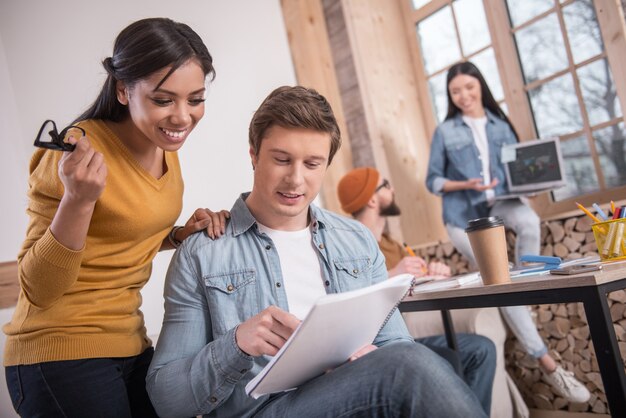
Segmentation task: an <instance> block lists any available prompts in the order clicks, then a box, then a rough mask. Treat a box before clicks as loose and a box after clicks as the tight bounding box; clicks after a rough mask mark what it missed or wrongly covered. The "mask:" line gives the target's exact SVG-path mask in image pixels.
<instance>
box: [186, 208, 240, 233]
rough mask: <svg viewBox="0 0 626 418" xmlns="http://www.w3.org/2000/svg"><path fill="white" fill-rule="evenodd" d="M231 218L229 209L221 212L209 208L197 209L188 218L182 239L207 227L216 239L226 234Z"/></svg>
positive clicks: (207, 230)
mask: <svg viewBox="0 0 626 418" xmlns="http://www.w3.org/2000/svg"><path fill="white" fill-rule="evenodd" d="M229 218H230V212H229V211H227V210H220V211H219V212H213V211H211V210H210V209H207V208H198V209H196V210H195V211H194V212H193V214H192V215H191V218H189V220H187V222H186V223H185V226H184V227H183V230H182V232H181V233H180V235H183V237H181V238H182V239H181V241H182V240H184V239H185V238H187V237H188V236H189V235H191V234H193V233H194V232H197V231H201V230H203V229H206V232H207V235H208V236H209V238H211V239H216V238H219V237H221V236H222V235H224V231H226V220H227V219H229Z"/></svg>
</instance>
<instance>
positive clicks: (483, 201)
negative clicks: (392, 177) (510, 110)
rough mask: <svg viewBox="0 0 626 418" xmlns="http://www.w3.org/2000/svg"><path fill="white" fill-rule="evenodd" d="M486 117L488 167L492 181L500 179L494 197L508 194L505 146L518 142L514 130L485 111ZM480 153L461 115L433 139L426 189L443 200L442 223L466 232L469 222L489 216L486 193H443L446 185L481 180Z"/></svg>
mask: <svg viewBox="0 0 626 418" xmlns="http://www.w3.org/2000/svg"><path fill="white" fill-rule="evenodd" d="M485 112H486V114H487V125H486V126H485V129H486V132H487V141H488V143H489V166H490V169H491V173H490V174H491V178H492V179H494V178H497V179H498V185H497V186H496V187H495V189H494V191H495V195H496V196H498V195H501V194H506V193H508V191H507V190H508V187H507V185H506V175H505V172H504V165H503V164H502V162H501V154H502V146H503V145H506V144H514V143H516V142H517V140H516V139H515V134H514V133H513V130H512V129H511V127H510V126H509V125H508V124H507V123H506V122H505V121H503V120H502V119H500V118H498V117H496V116H495V115H494V114H493V113H491V112H489V111H488V110H486V109H485ZM482 177H483V173H482V164H481V162H480V153H479V152H478V148H477V147H476V142H475V141H474V136H473V135H472V130H471V129H470V127H469V126H467V124H466V123H465V122H464V121H463V117H462V115H461V114H460V113H459V114H457V115H456V116H455V117H454V118H452V119H448V120H446V121H444V122H443V123H441V124H440V125H439V126H438V127H437V129H436V130H435V133H434V135H433V140H432V143H431V148H430V160H429V162H428V173H427V175H426V187H427V188H428V190H430V191H431V192H432V193H434V194H436V195H440V196H441V195H442V196H443V222H444V223H445V224H452V225H454V226H457V227H459V228H465V227H466V225H467V221H468V220H470V219H476V218H480V217H483V216H488V213H489V208H488V207H487V198H486V196H485V192H477V191H475V190H459V191H456V192H447V193H446V192H443V191H442V188H443V185H444V183H445V182H446V181H448V180H457V181H464V180H468V179H471V178H482Z"/></svg>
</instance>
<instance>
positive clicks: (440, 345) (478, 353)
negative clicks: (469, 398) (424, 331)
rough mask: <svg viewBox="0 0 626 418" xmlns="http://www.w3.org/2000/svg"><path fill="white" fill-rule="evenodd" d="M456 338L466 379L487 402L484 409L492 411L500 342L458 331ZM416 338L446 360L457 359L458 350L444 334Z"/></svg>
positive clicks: (478, 395)
mask: <svg viewBox="0 0 626 418" xmlns="http://www.w3.org/2000/svg"><path fill="white" fill-rule="evenodd" d="M456 339H457V345H458V355H459V356H458V359H459V360H460V363H461V370H463V378H464V380H465V383H467V385H468V386H469V387H470V389H471V390H472V392H474V394H475V395H476V397H477V398H478V400H479V401H480V403H481V405H482V406H483V410H484V411H485V412H486V413H487V414H489V412H490V411H491V392H492V390H493V378H494V376H495V374H496V346H495V345H494V344H493V342H492V341H491V340H490V339H489V338H487V337H483V336H482V335H476V334H456ZM415 341H417V342H419V343H421V344H424V345H425V346H426V347H428V348H430V349H431V350H433V351H434V352H436V353H437V354H439V355H440V356H442V357H444V358H445V359H446V360H448V361H450V362H454V361H455V357H456V356H455V353H454V351H452V350H451V349H450V348H448V343H447V341H446V337H445V336H444V335H435V336H432V337H425V338H417V339H416V340H415ZM453 365H454V363H453Z"/></svg>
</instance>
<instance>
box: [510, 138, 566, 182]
mask: <svg viewBox="0 0 626 418" xmlns="http://www.w3.org/2000/svg"><path fill="white" fill-rule="evenodd" d="M509 147H510V149H511V151H514V154H511V159H510V161H507V163H506V166H505V171H506V175H507V182H508V186H509V191H510V192H513V193H515V192H523V191H533V190H540V189H548V188H554V187H559V186H562V185H564V184H565V179H564V176H563V172H562V169H561V167H562V161H561V154H560V148H559V142H558V140H557V139H547V140H537V141H526V142H522V143H518V144H514V145H511V146H509Z"/></svg>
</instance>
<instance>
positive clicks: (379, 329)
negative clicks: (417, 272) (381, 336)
mask: <svg viewBox="0 0 626 418" xmlns="http://www.w3.org/2000/svg"><path fill="white" fill-rule="evenodd" d="M416 284H417V277H413V279H412V280H411V285H410V286H409V288H408V289H407V290H406V292H404V295H402V297H401V298H400V299H398V301H397V302H396V304H395V305H393V308H391V310H390V311H389V313H388V314H387V317H386V318H385V320H384V321H383V324H382V325H381V326H380V328H378V333H380V331H382V329H383V328H385V325H387V322H389V320H390V319H391V317H392V315H393V313H394V312H395V310H396V309H397V308H398V306H399V305H400V303H401V302H402V300H403V299H404V298H405V297H407V296H411V295H412V291H413V287H415V285H416ZM378 333H377V334H378Z"/></svg>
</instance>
